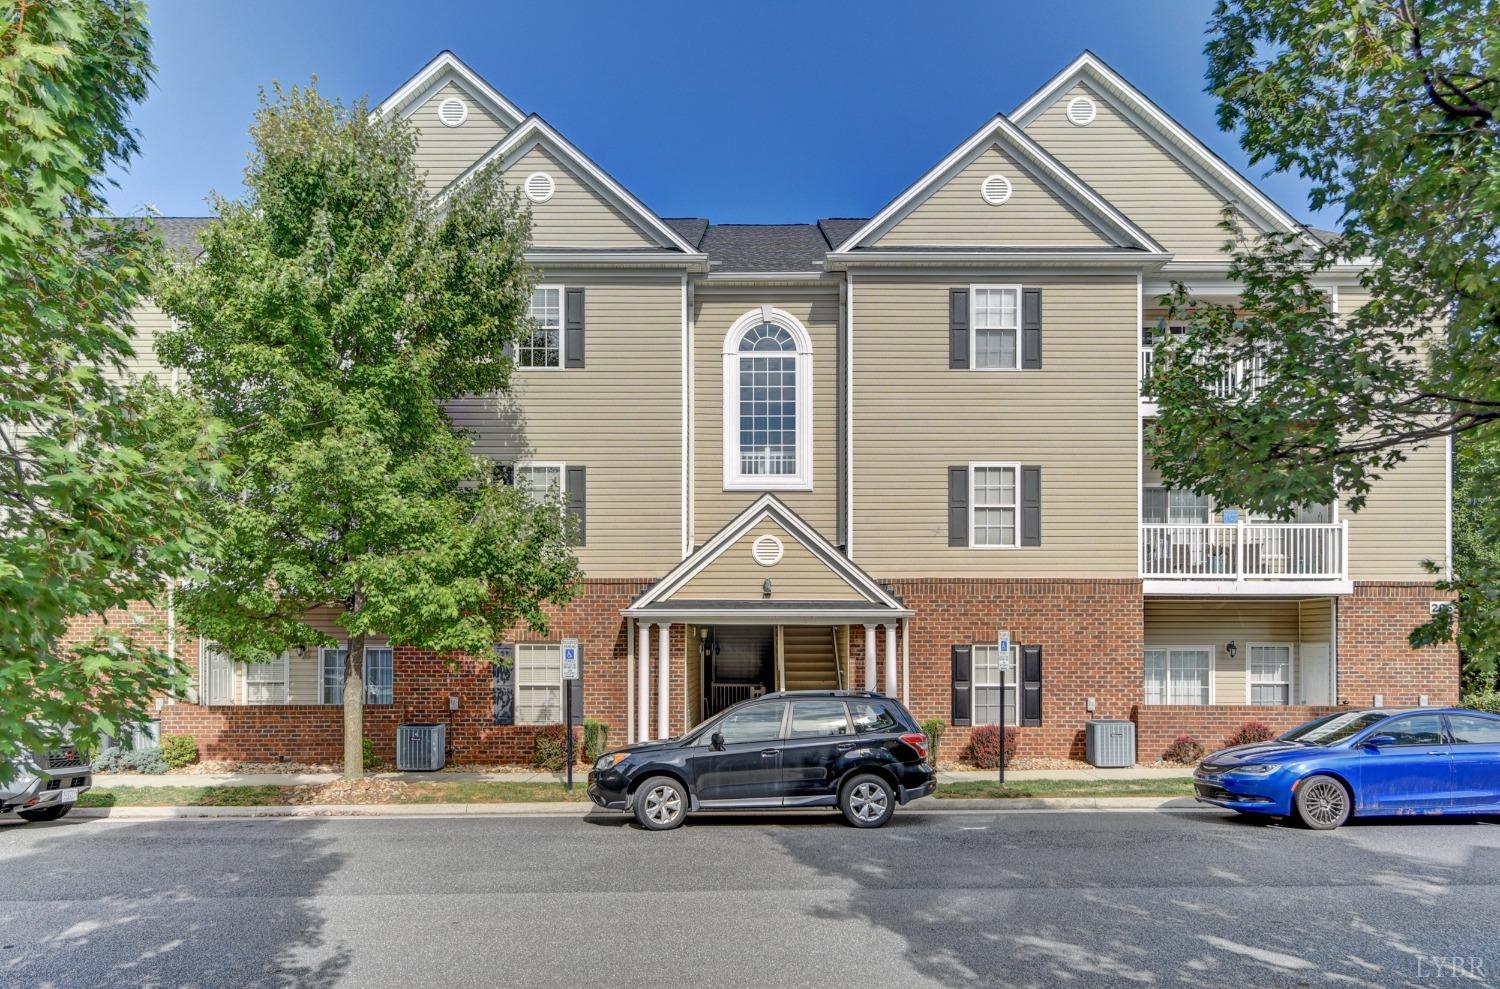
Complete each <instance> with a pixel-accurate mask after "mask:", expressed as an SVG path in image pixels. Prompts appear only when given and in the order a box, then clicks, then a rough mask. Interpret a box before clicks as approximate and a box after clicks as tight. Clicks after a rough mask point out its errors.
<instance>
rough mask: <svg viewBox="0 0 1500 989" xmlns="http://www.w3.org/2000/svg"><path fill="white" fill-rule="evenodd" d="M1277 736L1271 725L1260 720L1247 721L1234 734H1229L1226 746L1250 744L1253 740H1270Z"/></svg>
mask: <svg viewBox="0 0 1500 989" xmlns="http://www.w3.org/2000/svg"><path fill="white" fill-rule="evenodd" d="M1275 737H1276V733H1275V732H1274V731H1272V730H1271V726H1270V725H1265V724H1261V723H1260V722H1259V721H1246V722H1245V723H1244V724H1242V725H1240V726H1239V728H1238V729H1237V730H1236V731H1235V733H1234V734H1233V735H1230V736H1229V740H1228V741H1226V742H1225V743H1224V747H1225V748H1228V747H1229V746H1231V745H1249V744H1250V743H1251V742H1269V741H1270V740H1271V739H1273V738H1275Z"/></svg>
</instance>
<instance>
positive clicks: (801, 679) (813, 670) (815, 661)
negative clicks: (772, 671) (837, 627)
mask: <svg viewBox="0 0 1500 989" xmlns="http://www.w3.org/2000/svg"><path fill="white" fill-rule="evenodd" d="M836 648H837V647H836V645H835V643H834V630H833V627H832V626H828V625H816V626H801V625H795V626H794V625H788V626H786V627H785V628H783V629H782V630H781V651H782V662H783V663H784V664H785V667H786V689H787V690H836V689H837V688H838V686H839V669H838V656H837V653H836V652H835V649H836Z"/></svg>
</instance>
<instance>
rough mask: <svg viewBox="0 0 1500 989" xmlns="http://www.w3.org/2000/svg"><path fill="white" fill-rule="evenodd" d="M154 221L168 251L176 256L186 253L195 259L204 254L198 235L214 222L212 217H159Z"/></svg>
mask: <svg viewBox="0 0 1500 989" xmlns="http://www.w3.org/2000/svg"><path fill="white" fill-rule="evenodd" d="M154 219H155V221H156V229H157V230H159V231H161V240H162V243H163V244H165V245H166V247H167V250H169V251H171V252H172V253H174V254H175V253H178V252H180V251H185V252H187V253H188V254H191V255H192V256H193V257H197V256H198V255H199V254H202V253H203V245H201V244H200V243H198V234H199V233H201V232H202V231H203V228H204V227H206V226H208V225H209V224H210V223H212V222H214V218H213V217H211V216H158V217H154Z"/></svg>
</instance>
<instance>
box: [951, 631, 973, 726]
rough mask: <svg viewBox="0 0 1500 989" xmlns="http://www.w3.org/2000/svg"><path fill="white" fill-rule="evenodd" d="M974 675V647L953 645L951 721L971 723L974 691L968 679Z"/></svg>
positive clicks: (960, 723)
mask: <svg viewBox="0 0 1500 989" xmlns="http://www.w3.org/2000/svg"><path fill="white" fill-rule="evenodd" d="M973 676H974V649H973V647H972V646H966V645H964V646H960V645H955V646H954V647H953V719H952V720H953V723H954V724H955V725H967V724H972V723H973V721H974V691H973V689H972V684H971V683H970V681H971V680H972V679H973Z"/></svg>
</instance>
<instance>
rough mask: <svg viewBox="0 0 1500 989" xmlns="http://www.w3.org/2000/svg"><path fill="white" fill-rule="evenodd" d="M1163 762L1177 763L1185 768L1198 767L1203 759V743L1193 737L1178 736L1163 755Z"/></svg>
mask: <svg viewBox="0 0 1500 989" xmlns="http://www.w3.org/2000/svg"><path fill="white" fill-rule="evenodd" d="M1161 758H1162V761H1163V762H1176V763H1180V764H1181V765H1184V766H1192V765H1196V764H1197V762H1198V760H1199V759H1202V758H1203V743H1202V742H1200V741H1198V740H1197V739H1196V738H1194V737H1193V736H1191V735H1178V736H1177V738H1176V740H1174V741H1173V742H1172V744H1171V745H1168V746H1167V751H1165V752H1163V753H1162V754H1161Z"/></svg>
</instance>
